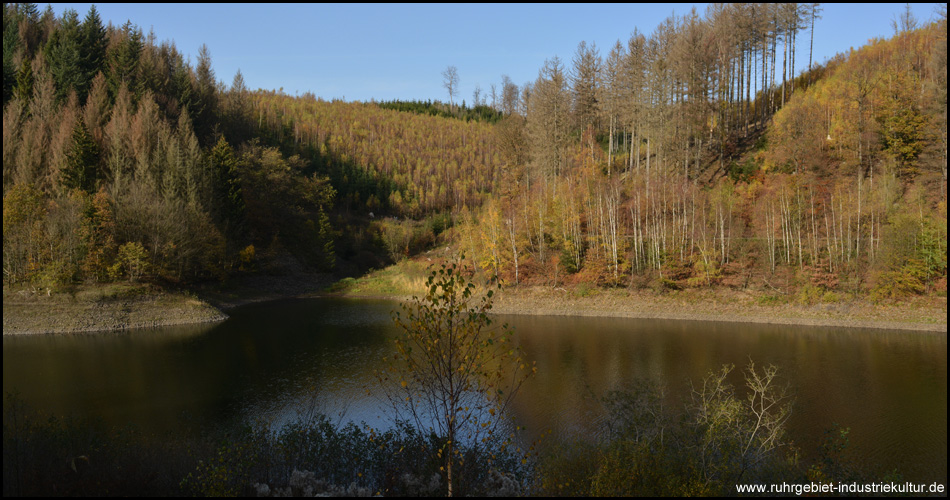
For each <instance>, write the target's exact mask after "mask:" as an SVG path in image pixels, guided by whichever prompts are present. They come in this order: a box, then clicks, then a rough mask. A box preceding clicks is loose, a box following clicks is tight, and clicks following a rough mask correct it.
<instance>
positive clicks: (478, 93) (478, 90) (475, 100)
mask: <svg viewBox="0 0 950 500" xmlns="http://www.w3.org/2000/svg"><path fill="white" fill-rule="evenodd" d="M481 98H482V87H481V86H480V85H478V84H477V83H476V84H475V91H474V92H472V107H473V108H477V107H478V105H479V104H481Z"/></svg>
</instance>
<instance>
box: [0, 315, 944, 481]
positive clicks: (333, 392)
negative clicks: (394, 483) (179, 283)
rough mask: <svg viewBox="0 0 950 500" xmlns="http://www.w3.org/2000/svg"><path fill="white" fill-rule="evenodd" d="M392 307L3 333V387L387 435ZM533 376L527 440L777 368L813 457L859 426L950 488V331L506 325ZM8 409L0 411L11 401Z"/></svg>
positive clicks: (115, 409)
mask: <svg viewBox="0 0 950 500" xmlns="http://www.w3.org/2000/svg"><path fill="white" fill-rule="evenodd" d="M395 307H398V306H397V305H396V304H395V303H393V302H389V301H369V300H346V299H307V300H303V299H301V300H287V301H278V302H271V303H266V304H255V305H250V306H246V307H243V308H240V309H238V310H236V311H234V312H233V314H232V316H231V318H230V319H229V320H227V321H225V322H223V323H219V324H216V325H193V326H181V327H170V328H161V329H149V330H137V331H133V332H122V333H95V334H80V335H43V336H19V337H11V336H4V337H3V390H4V392H5V393H6V392H12V391H17V392H18V393H19V394H20V396H21V397H22V398H23V399H24V400H25V401H26V402H28V403H29V404H30V405H32V406H33V407H35V408H37V409H39V410H42V411H46V412H50V413H55V414H58V415H79V416H94V417H100V418H102V419H103V420H104V421H106V422H108V423H116V424H126V423H129V422H133V423H135V424H136V425H139V426H141V427H142V428H145V429H148V430H152V431H155V432H159V433H161V432H173V431H176V430H177V429H178V428H179V427H180V426H181V425H182V424H181V423H182V422H183V420H182V419H187V420H185V421H188V422H193V423H198V424H201V425H214V426H224V425H230V424H233V423H237V422H245V421H248V420H253V419H258V418H265V419H269V420H270V421H272V422H276V423H278V424H279V423H281V422H283V421H287V420H290V419H293V418H296V416H297V415H299V414H300V413H301V412H307V411H310V410H318V411H321V412H324V413H327V414H328V415H331V417H333V418H334V419H336V420H339V421H340V422H345V421H349V420H354V421H356V422H361V421H365V422H366V423H368V424H369V425H372V426H375V427H386V426H387V425H388V423H387V422H388V421H387V420H386V418H385V415H386V413H385V408H386V404H385V403H384V402H383V400H382V398H381V395H380V394H378V391H376V390H375V389H376V384H375V377H374V371H375V370H376V369H377V368H378V367H379V365H380V360H381V359H382V357H383V356H386V355H388V354H389V353H390V349H391V343H390V339H391V337H392V335H393V333H394V329H393V326H392V322H391V320H390V311H391V310H392V309H393V308H395ZM502 319H503V320H504V321H507V322H508V323H509V324H510V325H512V326H513V327H514V329H515V331H516V338H517V340H518V342H519V343H520V344H521V346H522V347H523V348H524V350H525V352H526V353H527V355H528V357H529V359H534V360H536V361H537V363H538V375H537V376H536V377H535V378H533V379H531V380H530V381H529V382H528V384H526V385H525V387H524V388H523V389H522V391H521V392H520V393H519V397H518V399H517V401H516V408H515V412H516V414H517V415H516V416H517V418H518V420H519V422H520V423H522V424H524V425H527V427H528V430H529V434H531V433H540V432H541V431H543V430H546V429H553V430H555V435H561V436H564V435H571V434H579V435H583V434H584V433H585V432H589V431H590V423H591V422H596V420H597V418H598V417H599V416H600V415H601V412H600V406H599V403H598V398H599V397H600V396H601V395H603V394H604V392H605V391H607V390H612V389H623V388H624V387H626V386H628V385H629V384H630V383H631V382H632V381H634V380H636V379H642V378H648V379H652V380H654V381H658V382H661V383H662V384H663V385H665V386H666V388H667V390H668V394H669V399H668V401H667V404H670V405H682V404H683V402H684V401H685V399H686V398H688V395H689V383H690V381H693V382H700V381H701V379H702V377H703V376H704V375H705V374H706V373H707V372H708V371H710V370H718V368H719V367H720V366H721V365H723V364H725V363H732V364H735V365H736V367H737V369H736V370H735V372H734V373H733V375H735V376H734V377H733V379H732V380H731V381H732V383H733V384H734V385H735V386H736V387H737V388H741V387H742V386H743V381H742V379H741V374H740V373H739V371H740V370H739V369H740V368H742V367H744V366H746V365H747V364H748V362H749V360H750V359H751V360H753V361H754V362H755V363H756V365H757V366H763V365H766V364H769V363H771V364H775V365H778V366H779V367H780V375H781V376H782V378H783V379H784V380H785V381H786V382H788V383H789V384H790V386H791V388H792V390H793V391H794V394H795V406H794V409H793V413H792V417H791V419H790V421H789V433H790V436H791V437H792V439H794V440H795V442H796V443H797V444H798V445H799V446H800V447H801V448H802V450H803V453H805V454H806V455H811V454H812V453H813V452H814V450H815V449H816V447H817V444H818V443H819V442H820V440H821V438H822V436H823V434H824V431H825V430H827V429H829V428H830V427H831V426H832V424H834V423H838V424H840V425H842V426H845V427H850V428H851V434H850V438H851V451H852V453H853V454H854V458H856V459H857V460H859V461H860V462H862V463H864V464H866V467H868V468H869V469H870V470H873V471H878V472H883V471H888V470H893V469H895V468H897V469H899V470H900V471H901V472H903V474H904V476H905V478H906V479H908V480H914V481H921V482H933V481H939V482H942V483H943V484H946V482H947V337H946V334H932V333H919V332H900V331H884V330H860V329H835V328H812V327H797V326H796V327H792V326H774V325H753V324H731V323H718V322H693V321H667V320H663V321H660V320H635V319H622V318H563V317H533V316H507V317H503V318H502ZM4 404H6V402H5V403H4Z"/></svg>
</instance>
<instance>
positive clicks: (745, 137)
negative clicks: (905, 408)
mask: <svg viewBox="0 0 950 500" xmlns="http://www.w3.org/2000/svg"><path fill="white" fill-rule="evenodd" d="M945 13H946V11H945V10H944V11H943V14H942V17H939V20H938V21H937V22H935V23H922V22H919V21H917V20H916V19H914V18H913V17H912V16H910V15H909V14H908V15H905V16H903V17H900V18H899V19H895V22H894V34H893V36H892V37H891V38H889V39H886V40H884V39H882V40H873V41H871V42H870V43H869V44H867V45H866V46H864V47H861V48H858V49H854V50H852V51H850V52H847V53H842V54H839V55H838V56H836V57H834V58H833V59H831V60H829V61H827V62H824V63H822V64H818V63H815V62H813V61H812V60H811V54H810V53H805V52H803V51H802V49H801V48H800V47H806V46H807V45H806V44H803V43H798V42H799V41H800V40H801V39H803V37H809V36H810V35H811V33H812V32H813V31H814V30H815V29H822V28H821V26H820V16H821V8H820V6H819V5H817V4H715V5H712V6H711V7H710V8H709V9H708V10H707V11H706V12H705V13H702V14H701V13H697V12H696V11H695V10H694V11H693V12H691V13H689V14H686V15H684V16H682V17H669V18H667V19H666V21H665V22H663V23H662V24H660V25H659V26H657V27H656V28H655V29H654V31H653V32H652V33H639V32H635V33H634V34H633V35H632V36H631V37H630V38H629V39H628V40H618V41H617V43H616V44H615V45H613V46H611V47H597V46H595V45H593V44H588V43H586V42H583V41H581V42H579V44H578V45H577V50H576V52H575V53H574V54H573V56H572V57H571V59H570V60H561V59H559V58H557V57H554V58H551V59H549V60H548V61H547V62H546V63H545V64H544V66H543V67H541V68H539V69H538V74H537V78H536V79H535V80H534V81H530V82H526V83H523V84H520V85H519V84H516V83H515V82H513V81H512V80H511V79H510V78H509V77H508V76H506V75H502V76H501V80H500V83H499V84H497V85H496V84H491V87H490V88H491V91H490V92H484V93H483V94H482V95H479V93H476V95H475V96H474V99H473V100H472V101H470V102H469V103H468V104H465V103H464V101H462V99H459V96H457V95H454V93H456V92H457V87H458V82H457V78H458V77H457V73H455V72H454V68H453V67H449V68H448V69H447V70H446V72H445V74H444V77H445V86H446V89H447V90H448V97H449V99H448V101H447V102H442V101H431V100H430V101H426V102H423V101H412V102H399V101H392V102H372V101H371V102H344V101H340V100H334V101H326V100H323V99H321V98H318V97H316V96H314V95H312V94H310V93H307V94H304V95H301V96H290V95H286V94H284V93H283V92H282V91H267V90H251V89H248V88H247V87H246V86H245V84H244V80H243V78H242V75H241V74H240V72H238V73H237V74H236V75H234V77H233V80H232V81H231V83H230V85H226V84H224V83H222V82H220V81H219V80H218V75H216V74H215V72H214V69H213V65H212V54H211V50H209V49H208V48H207V47H202V49H201V52H200V55H199V57H198V59H197V61H196V63H195V64H194V65H192V64H190V62H186V60H185V59H184V58H183V56H182V54H181V53H180V52H179V51H178V50H177V49H176V47H175V45H174V44H173V43H172V42H162V43H158V42H157V41H156V40H157V39H158V38H157V36H156V34H154V33H144V32H143V31H142V29H141V28H140V27H137V26H134V25H132V24H130V23H127V24H125V25H123V26H112V25H111V24H110V25H108V26H104V25H103V23H102V21H101V19H100V17H99V15H98V13H97V11H96V9H95V7H93V8H92V9H90V10H89V12H88V13H87V14H86V15H85V16H84V17H80V14H79V13H77V12H75V11H67V12H66V13H65V14H64V15H63V16H62V17H61V18H57V17H56V16H55V15H54V14H53V12H52V10H50V9H47V10H45V11H40V10H39V9H38V8H37V7H35V6H34V5H31V4H5V5H4V15H3V269H4V283H5V284H10V285H24V284H25V285H29V286H33V287H38V288H40V289H53V290H55V289H57V288H58V287H61V286H64V285H67V284H70V283H81V282H110V281H124V280H132V281H139V280H141V281H146V282H153V283H158V284H175V285H183V286H190V285H193V284H197V283H203V282H209V281H211V282H214V281H220V280H223V279H225V278H227V277H229V276H234V275H241V274H249V273H255V272H258V271H259V270H260V269H261V268H262V267H264V266H266V265H267V263H268V262H271V261H275V260H281V259H288V258H292V259H295V260H296V261H298V262H299V263H301V264H302V265H304V266H305V267H307V268H309V269H311V270H314V271H320V272H332V273H335V274H336V275H337V276H339V277H343V276H355V275H358V274H360V273H364V272H366V271H367V270H368V269H371V268H375V269H379V268H381V267H384V266H386V265H388V264H391V263H394V262H398V261H400V260H402V259H405V258H407V257H412V256H413V255H416V254H419V253H422V252H425V251H429V250H431V249H433V248H437V247H438V248H442V247H446V246H448V247H452V248H454V249H455V250H456V251H457V252H459V253H460V254H463V255H464V256H465V259H466V264H467V265H468V266H469V268H470V269H473V270H477V272H479V273H484V274H485V275H486V276H491V275H497V276H498V277H499V278H500V279H501V281H502V283H503V285H504V286H505V287H517V286H523V285H529V286H548V287H563V286H577V285H580V284H586V285H588V286H597V287H630V288H641V289H654V290H657V291H661V292H662V291H663V290H676V289H684V288H704V287H706V288H709V287H731V288H742V289H752V290H760V291H762V292H763V293H773V292H775V291H781V293H783V294H786V295H790V296H794V297H797V298H798V299H799V300H801V301H803V302H809V303H815V302H821V301H834V300H840V299H841V298H843V297H862V298H869V299H870V300H875V301H877V300H890V299H899V298H903V297H909V296H914V295H921V294H936V295H945V294H946V282H947V281H946V276H947V259H946V255H947V253H946V252H947V211H946V193H947V167H946V165H947V122H946V118H947V113H946V109H947V107H946V105H947V104H946V103H947V100H946V99H947V94H946V91H947V87H946V85H947V81H946V75H947V73H946V64H947V61H946V47H947V39H946V34H947V31H946V30H947V26H946V14H945ZM796 47H799V49H798V51H796V49H795V48H796ZM796 59H797V60H798V64H797V66H796V64H795V63H794V61H795V60H796ZM805 60H807V61H808V63H807V64H806V65H803V64H802V63H801V62H802V61H805ZM803 66H804V67H806V68H807V70H805V71H804V72H802V73H801V74H792V72H791V68H793V67H803Z"/></svg>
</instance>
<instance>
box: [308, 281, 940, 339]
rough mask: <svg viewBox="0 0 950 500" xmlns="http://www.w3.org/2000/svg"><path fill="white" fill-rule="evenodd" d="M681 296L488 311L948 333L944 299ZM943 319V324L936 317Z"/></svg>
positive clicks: (520, 294)
mask: <svg viewBox="0 0 950 500" xmlns="http://www.w3.org/2000/svg"><path fill="white" fill-rule="evenodd" d="M684 295H685V296H684V297H677V296H657V295H654V294H651V293H642V292H641V293H637V292H626V291H598V292H596V293H594V294H592V295H591V296H585V297H578V296H575V295H573V294H572V293H571V292H569V291H567V290H564V289H558V290H553V289H551V288H547V287H545V288H542V287H529V288H524V289H520V290H511V289H506V290H502V291H500V292H499V293H498V294H497V295H495V301H494V304H493V307H492V311H491V312H492V313H493V314H498V315H514V316H568V317H601V318H631V319H658V320H678V321H715V322H721V323H759V324H774V325H797V326H819V327H833V328H860V329H880V330H906V331H917V332H931V333H947V323H946V301H945V299H944V302H943V304H942V308H941V306H930V307H927V308H924V309H921V308H920V306H919V305H918V306H910V305H901V306H881V305H875V304H870V303H863V302H859V301H855V302H847V303H840V304H818V305H812V306H802V305H789V304H783V305H759V304H756V303H755V301H754V300H753V299H752V298H751V297H745V298H737V297H736V296H737V295H741V294H729V295H730V297H729V299H728V301H717V300H711V299H710V298H709V297H708V296H706V295H704V296H700V297H697V296H694V295H690V294H684ZM713 295H714V296H715V295H716V294H713ZM308 296H309V297H340V298H348V299H378V300H395V301H400V302H403V301H407V300H410V299H411V297H410V296H408V295H388V294H379V293H339V292H337V293H332V292H324V293H319V294H310V295H308ZM687 311H688V312H687ZM912 317H914V318H924V319H930V320H932V321H914V320H911V319H910V318H912ZM941 318H942V319H943V320H944V321H943V322H940V321H939V319H941Z"/></svg>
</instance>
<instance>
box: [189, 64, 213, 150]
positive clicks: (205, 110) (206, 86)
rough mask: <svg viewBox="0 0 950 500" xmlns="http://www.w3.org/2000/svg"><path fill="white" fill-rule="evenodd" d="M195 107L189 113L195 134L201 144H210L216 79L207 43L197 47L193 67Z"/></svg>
mask: <svg viewBox="0 0 950 500" xmlns="http://www.w3.org/2000/svg"><path fill="white" fill-rule="evenodd" d="M195 78H196V80H197V81H196V84H195V95H194V100H195V107H194V110H193V111H194V113H193V114H192V115H191V116H192V118H193V119H194V125H195V135H196V136H198V141H200V142H201V144H202V145H205V144H210V142H209V141H210V140H213V139H212V136H213V132H214V125H215V122H216V117H217V114H218V94H217V81H216V80H215V77H214V69H212V67H211V52H210V51H209V50H208V46H207V45H202V46H201V48H200V49H198V65H197V67H196V68H195Z"/></svg>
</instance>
